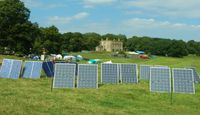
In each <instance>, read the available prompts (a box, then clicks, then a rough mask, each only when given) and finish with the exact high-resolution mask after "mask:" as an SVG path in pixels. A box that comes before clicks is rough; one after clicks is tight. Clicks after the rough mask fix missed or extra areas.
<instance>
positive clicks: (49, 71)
mask: <svg viewBox="0 0 200 115" xmlns="http://www.w3.org/2000/svg"><path fill="white" fill-rule="evenodd" d="M42 68H43V70H44V72H45V74H46V75H47V77H53V75H54V64H53V62H52V61H48V62H43V64H42Z"/></svg>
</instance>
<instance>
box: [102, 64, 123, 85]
mask: <svg viewBox="0 0 200 115" xmlns="http://www.w3.org/2000/svg"><path fill="white" fill-rule="evenodd" d="M103 65H116V70H117V72H116V80H114V81H112V82H105V81H104V80H103ZM119 80H120V75H119V64H116V63H112V64H107V63H102V64H101V83H110V84H119Z"/></svg>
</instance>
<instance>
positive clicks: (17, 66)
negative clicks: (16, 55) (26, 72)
mask: <svg viewBox="0 0 200 115" xmlns="http://www.w3.org/2000/svg"><path fill="white" fill-rule="evenodd" d="M21 67H22V61H21V60H13V63H12V69H11V71H10V78H13V79H18V78H19V76H20V72H21Z"/></svg>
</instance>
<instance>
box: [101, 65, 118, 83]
mask: <svg viewBox="0 0 200 115" xmlns="http://www.w3.org/2000/svg"><path fill="white" fill-rule="evenodd" d="M101 82H102V83H112V84H117V83H119V68H118V64H101Z"/></svg>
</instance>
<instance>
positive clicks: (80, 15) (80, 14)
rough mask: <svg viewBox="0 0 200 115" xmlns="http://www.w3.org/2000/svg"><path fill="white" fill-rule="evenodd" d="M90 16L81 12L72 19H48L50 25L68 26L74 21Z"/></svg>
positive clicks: (55, 17) (71, 17)
mask: <svg viewBox="0 0 200 115" xmlns="http://www.w3.org/2000/svg"><path fill="white" fill-rule="evenodd" d="M87 16H89V14H88V13H87V12H80V13H78V14H76V15H74V16H70V17H59V16H53V17H50V18H49V19H48V23H49V24H55V25H56V24H67V23H70V22H71V21H73V20H81V19H84V18H86V17H87Z"/></svg>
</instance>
